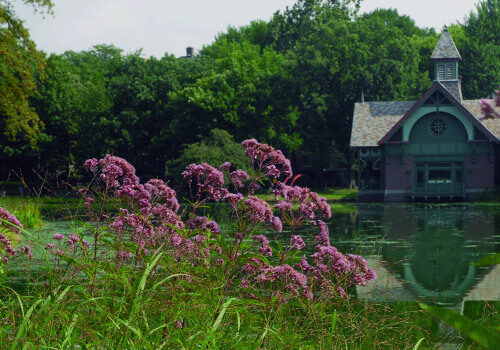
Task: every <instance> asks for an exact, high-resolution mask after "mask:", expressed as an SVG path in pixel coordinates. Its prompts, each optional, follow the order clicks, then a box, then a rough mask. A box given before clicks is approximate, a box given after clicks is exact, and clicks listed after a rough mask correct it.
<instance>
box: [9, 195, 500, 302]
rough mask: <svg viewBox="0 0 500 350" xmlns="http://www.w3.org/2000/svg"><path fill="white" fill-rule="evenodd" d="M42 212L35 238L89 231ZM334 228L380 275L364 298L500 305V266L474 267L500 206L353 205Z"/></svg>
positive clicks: (492, 246) (340, 244)
mask: <svg viewBox="0 0 500 350" xmlns="http://www.w3.org/2000/svg"><path fill="white" fill-rule="evenodd" d="M42 213H43V214H44V216H45V225H44V227H43V228H41V229H38V230H35V231H34V232H33V233H34V234H35V235H37V236H39V237H40V240H41V241H42V242H49V241H51V237H52V235H53V234H54V233H56V232H59V233H61V232H62V233H64V232H69V231H72V230H75V229H78V227H80V229H81V227H82V226H81V225H72V224H70V223H69V222H68V221H64V220H61V216H59V215H57V213H55V212H54V211H52V210H47V209H46V208H45V209H42ZM212 215H213V216H214V218H215V219H216V220H219V221H220V222H224V220H226V221H227V217H228V212H227V210H226V209H224V207H222V206H217V208H214V210H212ZM328 225H329V227H330V234H331V242H332V245H335V246H336V247H337V248H338V249H339V250H340V251H341V252H343V253H354V254H360V255H363V256H364V257H365V258H366V259H367V260H368V263H369V265H370V267H372V268H374V269H375V270H376V272H377V275H378V278H377V279H376V281H375V282H372V283H369V284H368V286H366V287H361V288H357V294H358V296H359V297H361V298H365V299H367V300H373V301H392V300H394V301H412V300H417V299H418V300H426V301H428V302H435V303H442V304H447V305H463V301H467V300H491V301H498V300H500V296H499V294H500V292H499V291H500V269H499V266H500V265H497V266H488V267H476V266H474V265H471V263H473V262H474V261H477V260H478V259H479V258H481V257H483V256H485V255H488V254H493V253H497V252H499V248H500V235H499V233H500V204H489V205H475V204H463V203H462V204H456V205H453V204H446V205H431V204H427V205H423V204H420V205H418V204H352V205H348V206H346V207H343V209H342V210H336V211H334V214H333V217H332V219H331V220H330V221H329V222H328ZM303 234H304V235H307V234H308V233H307V232H303ZM311 235H314V234H313V233H312V234H311ZM11 272H14V271H11Z"/></svg>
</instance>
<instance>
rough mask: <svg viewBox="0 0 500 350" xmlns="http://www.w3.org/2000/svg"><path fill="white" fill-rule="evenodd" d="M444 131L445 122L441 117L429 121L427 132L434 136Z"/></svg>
mask: <svg viewBox="0 0 500 350" xmlns="http://www.w3.org/2000/svg"><path fill="white" fill-rule="evenodd" d="M445 131H446V122H445V121H444V120H443V119H442V118H435V119H433V120H432V121H431V122H430V123H429V132H430V133H431V135H434V136H441V135H443V134H444V132H445Z"/></svg>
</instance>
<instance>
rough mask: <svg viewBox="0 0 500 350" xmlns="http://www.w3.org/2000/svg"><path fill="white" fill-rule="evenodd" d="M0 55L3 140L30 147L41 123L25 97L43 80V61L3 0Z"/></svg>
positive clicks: (33, 1) (44, 2) (43, 7)
mask: <svg viewBox="0 0 500 350" xmlns="http://www.w3.org/2000/svg"><path fill="white" fill-rule="evenodd" d="M24 3H25V4H27V5H31V6H33V7H34V8H35V10H39V11H49V12H50V11H51V9H52V6H53V2H52V0H24ZM0 53H1V54H0V128H1V129H2V133H3V136H4V138H5V139H7V140H14V141H15V140H16V139H19V138H22V139H25V140H28V141H29V143H30V144H31V145H34V144H35V143H36V140H37V138H38V136H39V134H40V132H41V130H42V128H43V123H42V122H41V121H40V119H39V118H38V115H37V113H36V112H35V111H34V110H33V108H32V107H31V106H30V104H29V98H30V97H31V96H33V95H34V94H35V92H36V89H37V80H38V79H39V78H41V77H43V71H44V67H45V60H44V56H43V54H42V53H40V52H38V51H37V50H36V46H35V43H34V42H33V41H32V40H31V39H30V36H29V33H28V30H27V29H26V28H25V27H24V26H23V22H22V21H21V20H20V19H19V18H17V17H16V15H15V13H14V11H13V9H12V5H11V4H10V1H7V0H0Z"/></svg>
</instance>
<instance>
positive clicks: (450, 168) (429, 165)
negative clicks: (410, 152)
mask: <svg viewBox="0 0 500 350" xmlns="http://www.w3.org/2000/svg"><path fill="white" fill-rule="evenodd" d="M414 169H415V176H414V182H413V195H414V196H415V197H438V198H439V197H461V196H463V195H464V193H465V186H464V167H463V162H418V163H416V164H415V168H414Z"/></svg>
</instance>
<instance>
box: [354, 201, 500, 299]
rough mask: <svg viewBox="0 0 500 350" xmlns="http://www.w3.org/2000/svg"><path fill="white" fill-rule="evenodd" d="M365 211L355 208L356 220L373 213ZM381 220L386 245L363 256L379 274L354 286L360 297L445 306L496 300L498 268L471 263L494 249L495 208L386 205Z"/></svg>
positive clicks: (496, 227) (496, 221)
mask: <svg viewBox="0 0 500 350" xmlns="http://www.w3.org/2000/svg"><path fill="white" fill-rule="evenodd" d="M365 215H366V213H365V211H364V210H363V209H360V210H359V216H360V219H361V220H367V219H371V217H372V216H368V217H364V216H365ZM367 221H369V220H367ZM380 221H381V224H382V225H383V226H384V227H385V228H386V230H387V231H386V232H385V239H386V241H387V242H390V243H387V244H384V245H383V246H382V250H381V252H380V255H378V256H371V257H370V258H369V259H368V262H369V265H371V267H372V268H374V269H375V271H376V272H377V275H378V278H377V280H375V281H374V282H373V283H371V284H368V285H367V286H366V287H363V288H358V295H359V296H360V297H363V298H367V299H371V300H373V299H375V300H378V301H382V300H411V299H420V300H422V299H424V300H429V301H431V302H432V301H436V302H445V303H448V304H456V303H457V302H459V301H460V300H499V293H498V291H499V290H500V285H499V284H500V279H497V277H499V275H498V273H500V270H498V269H496V268H492V267H476V266H473V265H471V264H470V263H471V262H473V261H475V260H477V259H479V258H480V257H482V256H484V255H487V254H490V253H492V252H493V251H496V248H495V246H494V244H493V243H494V239H493V238H494V236H495V234H496V232H497V230H498V224H499V222H498V217H497V215H496V214H495V212H494V211H489V212H480V211H479V210H477V209H469V208H466V207H446V208H443V207H441V208H435V207H434V208H433V207H427V206H424V207H415V206H409V205H388V206H384V209H383V214H382V215H381V217H380ZM479 223H482V224H481V225H480V226H478V225H479ZM479 228H480V230H478V229H479ZM492 239H493V240H492ZM497 270H498V271H497Z"/></svg>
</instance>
